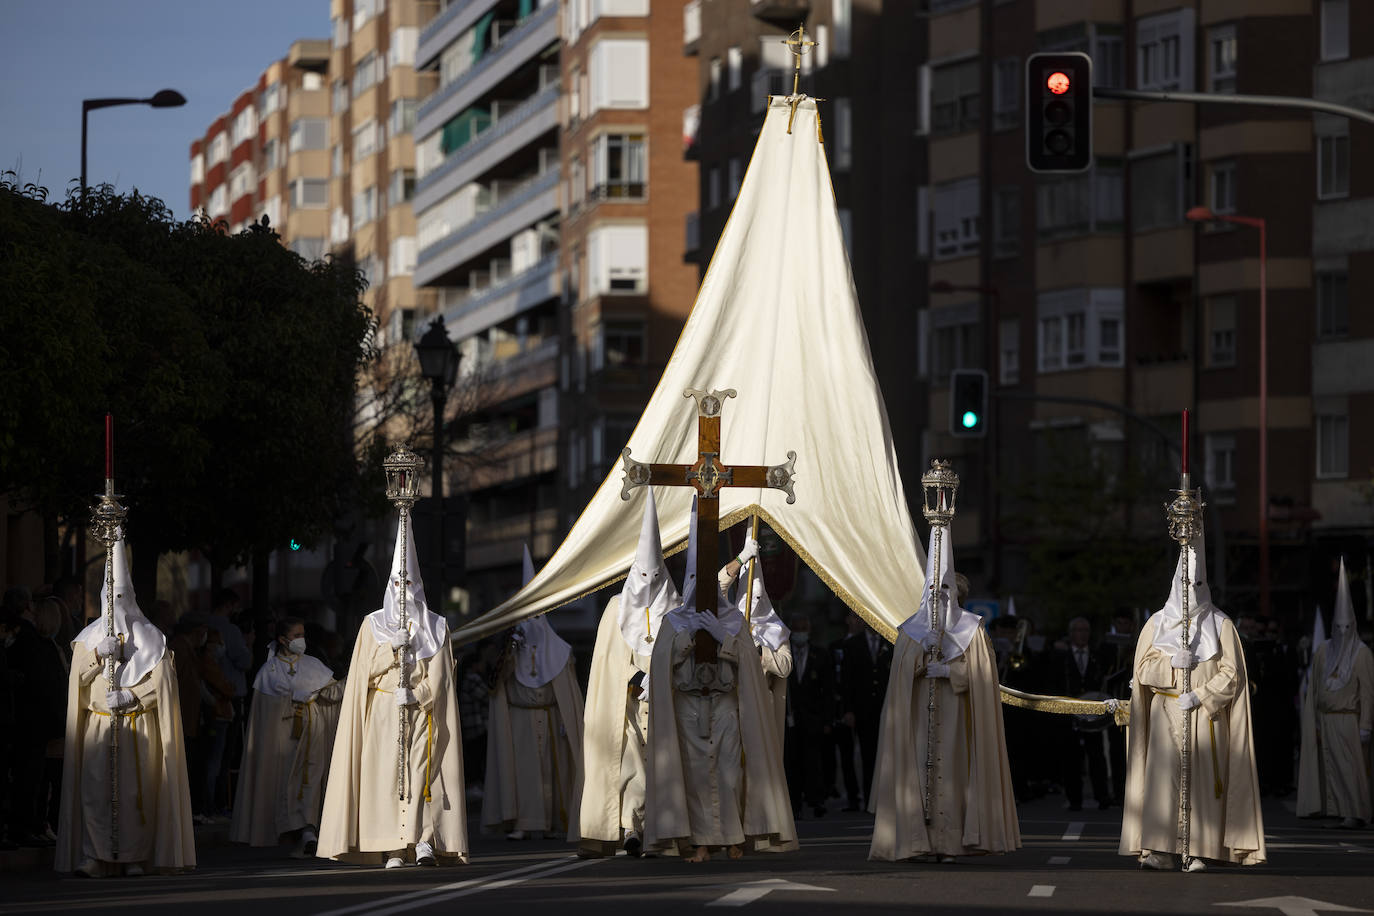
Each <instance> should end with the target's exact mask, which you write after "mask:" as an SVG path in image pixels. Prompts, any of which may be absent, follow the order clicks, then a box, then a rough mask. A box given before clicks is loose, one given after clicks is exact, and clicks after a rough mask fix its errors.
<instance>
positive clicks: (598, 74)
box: [587, 38, 649, 115]
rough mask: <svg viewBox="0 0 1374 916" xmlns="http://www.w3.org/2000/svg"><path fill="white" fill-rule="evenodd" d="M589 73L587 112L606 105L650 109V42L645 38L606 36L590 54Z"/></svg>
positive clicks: (606, 106) (595, 45)
mask: <svg viewBox="0 0 1374 916" xmlns="http://www.w3.org/2000/svg"><path fill="white" fill-rule="evenodd" d="M587 75H588V77H589V88H590V97H589V98H588V100H587V114H588V115H590V114H592V113H593V112H596V111H600V110H601V109H603V108H647V107H648V105H649V42H648V41H647V40H645V39H642V38H603V39H602V40H600V41H598V42H597V43H596V44H594V45H592V49H591V52H590V53H589V54H588V55H587Z"/></svg>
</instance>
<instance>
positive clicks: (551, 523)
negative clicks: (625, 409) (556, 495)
mask: <svg viewBox="0 0 1374 916" xmlns="http://www.w3.org/2000/svg"><path fill="white" fill-rule="evenodd" d="M551 448H552V449H553V450H555V451H556V446H553V447H551ZM552 469H553V468H552V467H551V468H550V470H552ZM557 528H558V510H557V509H537V510H535V511H534V512H521V513H518V514H514V515H507V516H504V517H502V518H500V519H494V520H492V521H490V522H481V523H479V522H470V523H469V524H468V550H467V565H468V569H489V568H491V567H493V566H502V565H506V564H509V563H518V562H519V561H520V556H521V550H522V548H523V547H524V546H525V545H526V544H528V545H529V548H530V550H531V551H533V552H534V553H535V555H536V556H548V555H550V554H552V553H553V548H554V547H556V546H558V545H557V543H556V542H555V541H554V539H553V536H554V534H555V533H556V531H557ZM531 532H533V535H534V537H533V539H532V540H531V537H530V535H531ZM560 613H561V612H560ZM559 628H560V629H562V628H563V624H562V623H560V624H559ZM565 632H566V630H565Z"/></svg>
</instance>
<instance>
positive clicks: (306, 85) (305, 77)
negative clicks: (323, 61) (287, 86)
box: [301, 70, 324, 92]
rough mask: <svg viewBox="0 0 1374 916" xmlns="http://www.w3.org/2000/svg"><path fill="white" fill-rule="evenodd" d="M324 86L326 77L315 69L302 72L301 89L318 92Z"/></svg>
mask: <svg viewBox="0 0 1374 916" xmlns="http://www.w3.org/2000/svg"><path fill="white" fill-rule="evenodd" d="M323 88H324V77H323V76H321V75H320V74H318V73H315V72H314V71H313V70H307V71H306V72H305V73H303V74H301V89H302V90H303V91H305V92H318V91H319V90H321V89H323Z"/></svg>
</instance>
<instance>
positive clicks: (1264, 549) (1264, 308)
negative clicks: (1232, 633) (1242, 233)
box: [1187, 207, 1269, 617]
mask: <svg viewBox="0 0 1374 916" xmlns="http://www.w3.org/2000/svg"><path fill="white" fill-rule="evenodd" d="M1187 217H1188V219H1189V220H1190V221H1192V222H1195V223H1210V222H1223V223H1236V224H1238V225H1241V226H1253V227H1254V228H1256V229H1258V230H1259V243H1260V257H1259V294H1260V306H1259V334H1260V343H1259V551H1260V555H1259V579H1260V582H1259V586H1260V616H1261V617H1268V616H1269V300H1268V295H1267V291H1266V283H1265V268H1266V263H1265V257H1266V244H1265V224H1264V220H1263V219H1260V218H1259V217H1254V216H1232V215H1230V214H1227V213H1213V212H1212V210H1211V208H1209V207H1193V208H1192V209H1191V210H1189V211H1188V213H1187Z"/></svg>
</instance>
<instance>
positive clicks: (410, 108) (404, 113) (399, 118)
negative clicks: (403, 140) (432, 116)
mask: <svg viewBox="0 0 1374 916" xmlns="http://www.w3.org/2000/svg"><path fill="white" fill-rule="evenodd" d="M419 108H420V102H419V100H417V99H397V100H396V101H394V102H392V103H391V118H390V120H389V121H388V122H387V130H388V132H389V133H390V134H391V136H393V137H395V136H398V135H400V134H408V133H410V132H411V131H413V130H415V112H416V111H418V110H419Z"/></svg>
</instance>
